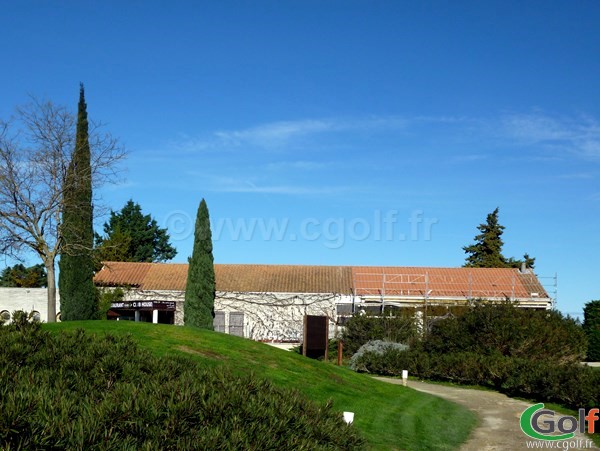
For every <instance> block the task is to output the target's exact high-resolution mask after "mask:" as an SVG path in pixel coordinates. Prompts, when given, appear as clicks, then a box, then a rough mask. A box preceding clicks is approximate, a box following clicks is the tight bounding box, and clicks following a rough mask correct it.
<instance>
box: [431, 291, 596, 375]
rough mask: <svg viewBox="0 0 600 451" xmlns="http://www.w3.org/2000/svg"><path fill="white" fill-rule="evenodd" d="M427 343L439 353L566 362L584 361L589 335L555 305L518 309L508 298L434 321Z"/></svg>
mask: <svg viewBox="0 0 600 451" xmlns="http://www.w3.org/2000/svg"><path fill="white" fill-rule="evenodd" d="M423 345H424V348H425V349H426V350H427V351H428V352H429V353H431V354H436V355H438V354H448V353H456V352H470V353H475V354H481V355H493V354H500V355H503V356H507V357H517V358H524V359H531V360H549V361H554V362H556V363H560V364H562V363H569V362H579V361H581V360H582V359H583V358H584V356H585V354H586V349H587V340H586V337H585V333H584V332H583V330H582V328H581V325H580V324H579V323H578V322H577V321H575V320H574V319H572V318H569V317H565V316H563V315H562V313H560V312H558V311H556V310H552V311H547V310H543V311H541V310H532V309H524V308H517V307H516V306H515V305H514V304H512V303H509V302H506V303H502V304H489V303H483V304H478V305H477V306H476V307H474V308H473V309H471V310H470V311H468V312H467V313H465V314H464V315H462V316H459V317H455V318H448V319H445V320H443V321H438V322H436V323H435V324H433V326H432V328H431V332H430V333H429V334H428V336H427V337H426V338H425V340H424V343H423Z"/></svg>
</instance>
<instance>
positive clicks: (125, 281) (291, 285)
mask: <svg viewBox="0 0 600 451" xmlns="http://www.w3.org/2000/svg"><path fill="white" fill-rule="evenodd" d="M187 268H188V265H187V264H175V263H131V262H105V263H104V266H103V267H102V270H101V271H99V272H98V273H97V274H96V276H95V277H94V282H95V283H96V284H97V285H103V286H120V285H128V286H134V287H137V288H140V289H142V290H185V285H186V282H187ZM215 279H216V289H217V291H245V292H255V293H264V292H275V293H278V292H279V293H341V294H350V293H351V292H352V290H351V288H352V276H351V268H350V267H347V266H304V265H218V264H217V265H215Z"/></svg>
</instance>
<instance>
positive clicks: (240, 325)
mask: <svg viewBox="0 0 600 451" xmlns="http://www.w3.org/2000/svg"><path fill="white" fill-rule="evenodd" d="M229 334H230V335H237V336H238V337H243V336H244V314H243V313H237V312H231V313H230V314H229Z"/></svg>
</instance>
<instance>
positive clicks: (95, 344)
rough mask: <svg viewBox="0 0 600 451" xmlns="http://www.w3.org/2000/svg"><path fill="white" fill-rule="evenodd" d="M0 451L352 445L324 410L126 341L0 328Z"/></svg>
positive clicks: (347, 431)
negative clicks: (22, 450) (160, 356)
mask: <svg viewBox="0 0 600 451" xmlns="http://www.w3.org/2000/svg"><path fill="white" fill-rule="evenodd" d="M0 361H2V363H3V365H2V366H0V449H42V448H44V449H45V448H52V449H173V450H175V449H261V448H264V449H331V448H339V449H350V448H355V447H360V446H362V445H363V444H364V442H363V441H362V439H361V438H360V437H359V436H358V435H357V432H356V431H355V429H354V428H353V427H351V426H347V425H346V424H345V423H344V422H343V419H342V416H341V414H340V413H339V412H335V411H334V410H333V409H332V406H331V405H330V404H329V405H316V404H314V403H312V402H309V401H307V400H306V399H305V398H303V397H302V396H301V395H299V394H298V393H297V392H293V391H289V390H282V389H279V388H276V387H274V386H272V385H271V383H270V382H268V381H265V380H259V379H257V378H255V377H253V376H252V375H248V376H245V377H237V376H236V377H234V376H232V375H231V374H229V373H227V372H226V371H223V370H211V371H206V370H200V369H199V368H198V367H197V366H196V365H195V364H194V363H193V362H192V361H191V360H189V359H186V358H184V357H180V358H157V357H154V356H152V355H150V354H149V353H147V352H145V351H142V350H140V349H139V348H138V346H137V345H136V344H135V342H134V341H133V339H132V338H130V337H114V336H110V335H108V336H106V337H102V338H97V337H95V336H91V335H88V334H86V333H85V332H84V331H83V330H81V329H80V330H77V331H75V332H73V333H63V334H50V333H48V332H45V331H43V330H41V329H39V328H37V327H35V325H33V326H25V327H22V328H21V329H17V327H12V326H7V327H3V328H1V329H0Z"/></svg>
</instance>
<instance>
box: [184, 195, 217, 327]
mask: <svg viewBox="0 0 600 451" xmlns="http://www.w3.org/2000/svg"><path fill="white" fill-rule="evenodd" d="M212 249H213V246H212V234H211V231H210V218H209V215H208V207H207V206H206V201H205V200H204V199H202V201H201V202H200V205H199V207H198V214H197V215H196V227H195V229H194V250H193V252H192V256H191V258H190V259H189V268H188V277H187V285H186V290H185V304H184V318H183V320H184V323H185V324H186V325H187V326H195V327H201V328H203V329H210V330H212V329H213V318H214V316H215V315H214V304H215V268H214V264H213V262H214V259H213V254H212Z"/></svg>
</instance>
